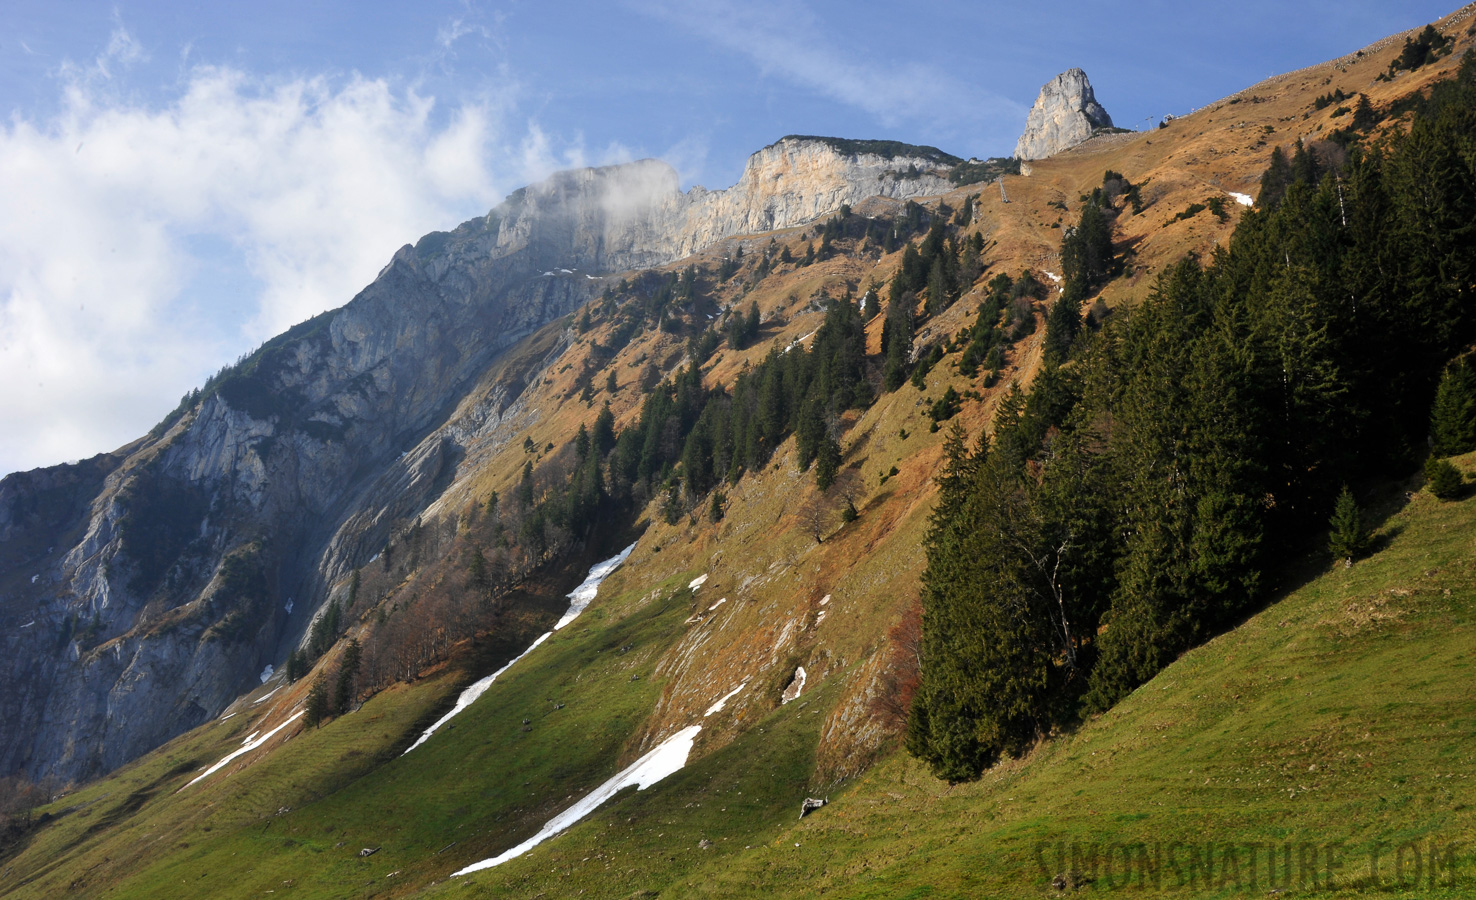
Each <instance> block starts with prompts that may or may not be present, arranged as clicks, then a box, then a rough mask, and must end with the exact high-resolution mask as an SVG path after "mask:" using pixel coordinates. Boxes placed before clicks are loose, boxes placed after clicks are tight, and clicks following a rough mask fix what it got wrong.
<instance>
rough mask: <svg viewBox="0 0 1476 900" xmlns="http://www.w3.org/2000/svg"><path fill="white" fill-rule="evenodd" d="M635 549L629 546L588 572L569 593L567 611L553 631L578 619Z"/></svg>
mask: <svg viewBox="0 0 1476 900" xmlns="http://www.w3.org/2000/svg"><path fill="white" fill-rule="evenodd" d="M635 548H636V545H635V544H631V545H630V546H629V547H626V548H625V549H624V550H621V551H620V552H619V553H618V554H616V555H615V556H612V557H610V558H609V559H607V560H605V561H604V562H602V563H600V564H599V565H597V566H595V567H594V568H592V569H590V570H589V577H588V578H585V579H584V583H583V584H581V585H579V587H577V588H575V589H574V590H572V591H570V592H569V611H568V612H566V613H564V617H563V618H562V619H559V624H557V625H555V626H554V631H558V630H559V629H560V628H563V627H564V626H565V625H568V624H569V623H570V622H572V621H574V620H575V619H577V618H579V614H580V613H582V612H584V610H585V608H586V607H588V606H589V604H590V603H592V602H594V598H595V593H596V592H598V591H599V589H600V583H601V582H602V581H604V580H605V579H606V578H607V577H609V575H610V573H611V572H613V571H615V570H616V569H618V568H620V564H621V563H623V562H625V561H626V560H627V559H629V558H630V552H631V551H632V550H634V549H635Z"/></svg>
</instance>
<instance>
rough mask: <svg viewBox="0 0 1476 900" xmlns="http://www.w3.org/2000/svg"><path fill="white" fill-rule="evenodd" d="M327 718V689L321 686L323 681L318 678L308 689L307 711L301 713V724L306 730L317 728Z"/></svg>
mask: <svg viewBox="0 0 1476 900" xmlns="http://www.w3.org/2000/svg"><path fill="white" fill-rule="evenodd" d="M327 716H328V689H327V688H326V687H324V686H323V679H321V678H319V679H318V680H317V681H314V682H313V686H312V687H310V688H308V695H307V709H306V711H305V712H304V713H303V724H304V725H306V726H307V727H308V728H317V727H318V726H319V725H320V724H322V722H323V720H324V719H325V718H327Z"/></svg>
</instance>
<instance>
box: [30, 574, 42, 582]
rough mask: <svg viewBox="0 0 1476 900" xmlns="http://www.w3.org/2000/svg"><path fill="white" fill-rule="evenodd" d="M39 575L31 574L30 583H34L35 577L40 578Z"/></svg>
mask: <svg viewBox="0 0 1476 900" xmlns="http://www.w3.org/2000/svg"><path fill="white" fill-rule="evenodd" d="M40 577H41V576H40V575H32V576H31V584H35V583H36V579H37V578H40Z"/></svg>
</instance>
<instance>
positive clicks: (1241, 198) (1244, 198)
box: [1230, 191, 1256, 206]
mask: <svg viewBox="0 0 1476 900" xmlns="http://www.w3.org/2000/svg"><path fill="white" fill-rule="evenodd" d="M1230 196H1231V197H1232V198H1233V199H1234V200H1235V202H1236V203H1239V204H1240V205H1241V206H1255V205H1256V201H1255V200H1254V199H1253V198H1252V197H1251V195H1250V194H1237V193H1236V192H1234V191H1230Z"/></svg>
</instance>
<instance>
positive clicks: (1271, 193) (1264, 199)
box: [1256, 147, 1292, 212]
mask: <svg viewBox="0 0 1476 900" xmlns="http://www.w3.org/2000/svg"><path fill="white" fill-rule="evenodd" d="M1291 183H1292V170H1291V163H1289V162H1287V159H1286V154H1285V153H1283V152H1281V148H1280V147H1276V148H1275V149H1273V150H1272V151H1271V164H1270V165H1269V166H1267V167H1266V171H1265V172H1264V173H1263V174H1262V175H1261V192H1260V194H1259V195H1258V196H1257V197H1256V206H1259V207H1260V208H1261V209H1263V210H1266V211H1267V212H1274V211H1275V210H1276V208H1277V207H1279V206H1281V199H1282V198H1283V197H1285V196H1286V189H1287V187H1289V186H1290V185H1291Z"/></svg>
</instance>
